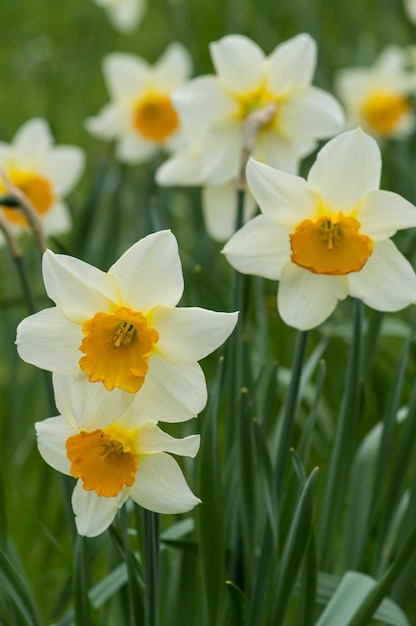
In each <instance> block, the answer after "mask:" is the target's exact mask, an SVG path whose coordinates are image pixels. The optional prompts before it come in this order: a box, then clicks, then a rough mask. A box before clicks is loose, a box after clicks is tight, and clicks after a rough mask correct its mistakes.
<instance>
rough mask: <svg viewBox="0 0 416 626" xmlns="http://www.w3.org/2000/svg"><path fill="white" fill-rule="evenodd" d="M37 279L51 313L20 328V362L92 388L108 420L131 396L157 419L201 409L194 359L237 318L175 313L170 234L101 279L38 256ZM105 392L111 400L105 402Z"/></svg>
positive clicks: (176, 266) (150, 241)
mask: <svg viewBox="0 0 416 626" xmlns="http://www.w3.org/2000/svg"><path fill="white" fill-rule="evenodd" d="M43 277H44V282H45V288H46V291H47V293H48V295H49V297H50V298H51V299H52V300H53V301H54V302H55V303H56V307H54V308H49V309H45V310H43V311H40V312H39V313H36V314H35V315H32V316H30V317H28V318H26V319H24V320H23V321H22V322H21V323H20V324H19V327H18V330H17V341H16V343H17V349H18V352H19V354H20V356H21V357H22V359H23V360H25V361H27V362H29V363H32V364H34V365H37V366H38V367H41V368H44V369H47V370H50V371H53V372H58V373H61V374H66V375H70V376H73V377H76V378H77V379H79V378H80V379H81V380H83V381H84V382H85V384H92V383H93V384H94V385H96V391H95V393H96V402H97V403H99V405H100V410H101V411H102V413H103V420H105V419H108V420H110V421H111V418H112V411H113V407H112V406H110V405H112V402H119V403H120V406H124V407H127V406H128V405H129V404H130V403H131V402H132V401H133V399H134V397H135V395H137V398H138V401H139V402H140V403H141V405H142V408H143V410H145V409H146V408H148V409H149V410H150V409H151V410H152V411H154V412H155V413H154V414H155V415H159V414H162V413H163V416H164V419H165V420H166V421H172V422H175V421H182V420H185V419H189V418H191V417H193V416H195V415H196V414H197V413H198V412H199V411H201V410H202V408H203V407H204V406H205V403H206V384H205V379H204V375H203V372H202V370H201V368H200V366H199V364H198V363H197V361H199V360H200V359H202V358H204V357H205V356H206V355H207V354H209V353H210V352H212V351H213V350H215V349H216V348H217V347H218V346H219V345H220V344H221V343H223V341H224V340H225V339H226V338H227V337H228V335H229V334H230V333H231V331H232V330H233V328H234V326H235V324H236V321H237V314H236V313H217V312H214V311H210V310H206V309H202V308H198V307H189V308H180V307H177V306H176V305H177V303H178V302H179V300H180V298H181V296H182V291H183V277H182V269H181V263H180V259H179V254H178V247H177V243H176V239H175V237H174V236H173V234H172V233H171V232H170V231H161V232H158V233H154V234H152V235H148V236H147V237H145V238H144V239H142V240H140V241H139V242H137V243H136V244H134V245H133V246H132V247H131V248H130V249H129V250H127V251H126V252H125V253H124V254H123V255H122V256H121V258H120V259H119V260H118V261H116V263H114V265H113V266H112V267H111V268H110V269H109V271H108V272H107V273H105V272H102V271H101V270H99V269H97V268H95V267H93V266H91V265H88V264H87V263H84V262H83V261H80V260H78V259H75V258H72V257H69V256H65V255H60V254H54V253H53V252H51V251H50V250H47V251H46V252H45V253H44V256H43ZM109 394H115V395H116V396H117V397H115V399H114V398H113V400H112V401H111V402H109V399H108V398H109ZM152 414H153V413H152Z"/></svg>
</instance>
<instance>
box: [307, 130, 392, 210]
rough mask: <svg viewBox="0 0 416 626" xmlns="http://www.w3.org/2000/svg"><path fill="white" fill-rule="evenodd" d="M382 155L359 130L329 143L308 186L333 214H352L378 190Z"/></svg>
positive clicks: (309, 179)
mask: <svg viewBox="0 0 416 626" xmlns="http://www.w3.org/2000/svg"><path fill="white" fill-rule="evenodd" d="M380 174H381V155H380V149H379V147H378V145H377V143H376V141H375V140H374V139H373V138H372V137H370V136H369V135H366V134H365V133H363V131H362V130H361V129H357V130H350V131H347V132H345V133H342V134H341V135H338V136H337V137H334V139H331V141H329V142H328V143H327V144H326V145H325V146H324V147H323V148H322V149H321V150H320V152H319V153H318V156H317V159H316V161H315V163H314V165H312V167H311V169H310V171H309V176H308V182H309V184H310V185H311V187H313V188H314V189H316V190H317V191H318V192H319V194H320V195H321V196H322V199H323V201H324V204H325V205H327V206H329V207H330V209H332V210H334V211H344V212H348V211H352V210H353V209H354V207H355V205H356V204H357V203H358V202H359V201H360V200H361V199H362V198H363V197H364V196H365V195H367V194H368V193H369V192H370V191H373V190H374V189H378V188H379V186H380Z"/></svg>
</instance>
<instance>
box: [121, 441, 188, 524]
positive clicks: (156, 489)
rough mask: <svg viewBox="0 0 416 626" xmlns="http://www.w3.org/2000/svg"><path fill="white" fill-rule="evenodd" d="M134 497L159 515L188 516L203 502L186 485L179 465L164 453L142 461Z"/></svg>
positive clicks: (147, 457) (149, 456)
mask: <svg viewBox="0 0 416 626" xmlns="http://www.w3.org/2000/svg"><path fill="white" fill-rule="evenodd" d="M130 496H131V497H132V498H133V500H134V501H135V502H137V503H138V504H140V505H141V506H142V507H144V508H145V509H148V510H149V511H154V512H155V513H185V511H190V510H191V509H193V508H194V506H195V505H197V504H198V503H199V502H200V500H199V498H196V497H195V496H194V494H193V493H192V491H191V490H190V489H189V487H188V485H187V484H186V481H185V478H184V476H183V474H182V471H181V469H180V467H179V465H178V464H177V463H176V461H175V460H174V459H172V457H170V456H169V455H168V454H164V453H159V454H150V455H148V456H141V457H140V458H139V467H138V470H137V474H136V480H135V483H134V485H133V486H132V487H131V488H130Z"/></svg>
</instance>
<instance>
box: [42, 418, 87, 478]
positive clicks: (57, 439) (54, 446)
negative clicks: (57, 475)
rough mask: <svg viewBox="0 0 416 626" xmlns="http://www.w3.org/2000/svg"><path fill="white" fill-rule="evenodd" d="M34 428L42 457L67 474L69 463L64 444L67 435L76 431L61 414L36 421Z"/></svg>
mask: <svg viewBox="0 0 416 626" xmlns="http://www.w3.org/2000/svg"><path fill="white" fill-rule="evenodd" d="M35 429H36V434H37V438H38V448H39V452H40V454H41V456H42V458H43V459H44V460H45V461H46V463H48V464H49V465H50V466H51V467H53V468H54V469H56V470H58V472H62V473H63V474H68V475H69V474H70V471H69V470H70V466H71V464H70V462H69V459H68V457H67V454H66V447H65V444H66V441H67V439H68V438H69V437H72V436H73V435H75V434H77V431H76V430H74V428H73V427H71V425H70V424H69V423H68V420H66V419H65V418H64V417H62V416H61V415H59V416H58V417H49V418H48V419H46V420H43V421H42V422H36V424H35Z"/></svg>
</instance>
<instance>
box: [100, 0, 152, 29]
mask: <svg viewBox="0 0 416 626" xmlns="http://www.w3.org/2000/svg"><path fill="white" fill-rule="evenodd" d="M93 1H94V2H95V4H98V6H100V7H102V8H103V9H105V11H106V13H107V16H108V19H109V21H110V23H111V24H112V25H113V26H114V28H115V29H116V30H118V31H120V32H122V33H125V34H128V33H132V32H133V31H134V30H135V29H136V28H137V27H138V25H139V24H140V21H141V19H142V17H143V14H144V12H145V10H146V8H147V0H93Z"/></svg>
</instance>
